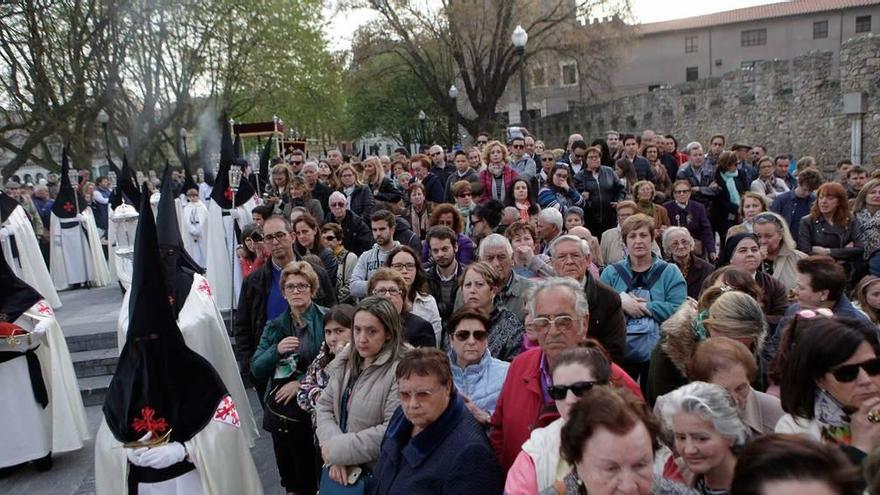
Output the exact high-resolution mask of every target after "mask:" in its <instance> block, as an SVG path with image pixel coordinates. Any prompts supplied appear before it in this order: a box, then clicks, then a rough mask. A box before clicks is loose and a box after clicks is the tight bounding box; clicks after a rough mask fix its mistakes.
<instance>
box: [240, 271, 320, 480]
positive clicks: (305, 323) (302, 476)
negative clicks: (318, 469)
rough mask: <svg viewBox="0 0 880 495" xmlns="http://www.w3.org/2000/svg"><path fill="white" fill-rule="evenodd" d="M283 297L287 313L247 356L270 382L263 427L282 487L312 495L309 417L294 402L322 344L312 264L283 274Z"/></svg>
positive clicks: (257, 374)
mask: <svg viewBox="0 0 880 495" xmlns="http://www.w3.org/2000/svg"><path fill="white" fill-rule="evenodd" d="M280 283H281V293H282V294H283V295H284V298H285V299H286V300H287V304H288V306H289V307H290V311H285V312H283V313H281V315H280V316H278V317H277V318H275V319H274V320H270V321H269V322H268V323H266V328H265V329H264V330H263V334H262V335H261V336H260V344H259V346H258V347H257V350H256V351H255V352H254V355H253V357H251V362H250V366H251V373H252V374H253V376H254V378H256V379H257V380H268V382H269V384H268V387H267V388H266V390H267V392H266V396H265V397H264V398H263V401H264V407H263V428H264V429H265V430H267V431H269V433H271V434H272V445H273V447H274V450H275V461H276V463H277V466H278V473H279V474H280V476H281V485H282V486H283V487H284V489H285V490H286V491H287V493H311V492H314V490H315V488H316V487H317V479H316V477H315V469H314V464H315V462H314V460H315V456H316V455H317V453H316V451H315V447H314V443H313V442H312V428H311V422H310V421H309V420H308V419H309V414H308V413H307V412H305V411H303V410H302V408H300V406H299V405H298V403H297V401H296V394H297V393H298V392H299V386H300V381H301V380H302V378H303V376H304V374H305V372H306V370H307V368H308V367H309V365H310V364H311V363H312V361H314V360H315V358H316V357H317V356H318V352H319V350H320V349H321V346H322V345H323V343H324V313H325V312H326V311H327V309H326V308H324V307H321V306H318V305H317V304H315V303H314V302H313V301H312V298H313V297H315V295H316V294H317V293H318V275H317V274H316V273H315V271H314V270H313V269H312V267H311V265H309V264H308V263H306V262H304V261H294V262H292V263H290V264H288V265H287V266H285V267H284V269H283V270H282V271H281V281H280Z"/></svg>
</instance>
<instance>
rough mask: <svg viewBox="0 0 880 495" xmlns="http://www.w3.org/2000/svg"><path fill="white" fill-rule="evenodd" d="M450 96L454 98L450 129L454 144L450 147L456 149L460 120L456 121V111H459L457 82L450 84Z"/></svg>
mask: <svg viewBox="0 0 880 495" xmlns="http://www.w3.org/2000/svg"><path fill="white" fill-rule="evenodd" d="M449 98H450V99H451V100H452V106H451V107H450V109H449V130H450V131H452V136H451V138H452V146H450V147H449V149H454V148H455V145H456V144H458V122H456V121H455V113H456V112H457V111H458V88H456V87H455V84H453V85H452V86H449Z"/></svg>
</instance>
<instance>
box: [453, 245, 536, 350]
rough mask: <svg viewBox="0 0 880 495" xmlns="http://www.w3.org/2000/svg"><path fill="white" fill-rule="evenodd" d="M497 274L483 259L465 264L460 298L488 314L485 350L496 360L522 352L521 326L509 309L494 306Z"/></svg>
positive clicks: (523, 330)
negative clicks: (487, 338)
mask: <svg viewBox="0 0 880 495" xmlns="http://www.w3.org/2000/svg"><path fill="white" fill-rule="evenodd" d="M501 284H502V280H501V275H500V274H499V273H498V270H496V269H495V267H493V266H492V265H490V264H489V263H488V262H485V261H477V262H476V263H473V264H471V265H468V266H467V267H466V268H465V269H464V272H463V273H462V275H461V292H462V295H463V297H462V300H463V301H464V303H465V304H470V305H473V306H475V307H476V308H477V309H479V310H481V311H483V312H485V313H486V314H488V315H489V319H490V321H491V325H490V328H489V351H490V352H491V353H492V355H493V356H495V357H496V358H498V359H501V360H503V361H512V360H513V358H515V357H516V356H517V355H518V354H519V353H520V352H522V345H523V335H524V334H525V325H524V323H523V321H520V320H519V319H518V318H517V317H516V315H514V314H513V312H511V311H510V310H509V309H507V308H504V307H501V306H495V296H497V295H498V292H499V291H500V290H501Z"/></svg>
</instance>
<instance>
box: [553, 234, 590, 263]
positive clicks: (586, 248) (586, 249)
mask: <svg viewBox="0 0 880 495" xmlns="http://www.w3.org/2000/svg"><path fill="white" fill-rule="evenodd" d="M562 242H576V243H577V244H578V246H579V247H580V248H581V254H583V255H584V256H589V255H590V243H588V242H587V241H585V240H583V239H581V238H580V237H578V236H576V235H571V234H566V235H561V236H559V237H557V238H556V239H553V242H551V243H550V250H549V251H550V257H551V258H552V257H553V255H554V254H555V253H556V246H557V245H558V244H559V243H562Z"/></svg>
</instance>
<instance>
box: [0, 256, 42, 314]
mask: <svg viewBox="0 0 880 495" xmlns="http://www.w3.org/2000/svg"><path fill="white" fill-rule="evenodd" d="M42 299H43V296H41V295H40V293H39V292H37V291H36V290H35V289H34V288H33V287H31V286H30V285H28V284H27V283H25V282H24V281H23V280H22V279H20V278H18V277H16V276H15V273H13V272H12V267H10V266H9V263H7V262H6V257H5V256H2V255H0V323H2V322H9V323H12V322H14V321H15V320H17V319H18V318H19V317H20V316H21V315H22V313H24V312H25V311H27V310H28V309H30V307H31V306H33V305H34V304H37V303H38V302H40V300H42Z"/></svg>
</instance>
